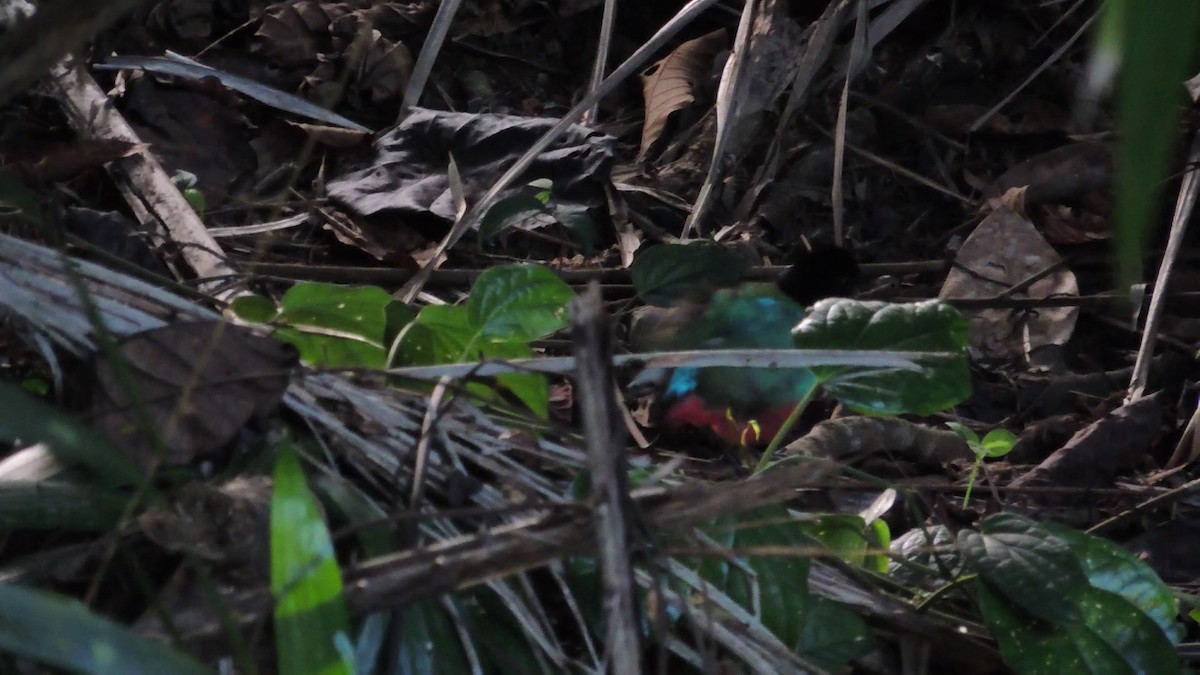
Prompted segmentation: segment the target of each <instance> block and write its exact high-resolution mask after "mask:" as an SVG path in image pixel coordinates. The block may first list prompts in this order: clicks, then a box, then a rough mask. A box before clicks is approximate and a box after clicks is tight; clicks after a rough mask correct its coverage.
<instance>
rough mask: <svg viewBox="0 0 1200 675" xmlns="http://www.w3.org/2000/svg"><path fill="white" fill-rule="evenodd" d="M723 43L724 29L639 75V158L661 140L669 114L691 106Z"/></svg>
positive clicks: (681, 48)
mask: <svg viewBox="0 0 1200 675" xmlns="http://www.w3.org/2000/svg"><path fill="white" fill-rule="evenodd" d="M727 42H728V37H727V35H726V32H725V29H724V28H722V29H720V30H716V31H713V32H711V33H709V34H708V35H704V36H702V37H698V38H696V39H695V40H688V41H687V42H685V43H683V44H681V45H679V46H678V47H676V48H675V51H673V52H671V53H670V54H669V55H667V57H666V58H665V59H663V60H661V61H659V62H658V63H655V64H654V65H653V66H650V68H649V69H647V70H646V72H645V73H643V74H642V96H643V97H644V98H645V101H646V121H645V123H644V124H643V125H642V145H641V148H640V149H639V150H638V157H639V158H641V157H644V156H645V155H646V153H647V152H648V151H649V149H650V147H651V146H653V145H654V143H655V141H657V140H658V139H659V137H660V136H662V134H663V131H664V130H665V129H666V127H667V119H668V118H669V117H670V116H671V113H674V112H677V111H679V110H683V109H684V108H686V107H688V106H690V105H691V104H692V103H693V102H695V100H696V92H697V90H698V89H699V88H700V87H701V86H702V84H703V83H704V81H705V80H706V79H708V78H709V76H710V75H711V74H712V66H713V57H715V56H716V55H717V54H718V53H719V52H720V51H721V50H722V49H724V48H725V45H726V43H727Z"/></svg>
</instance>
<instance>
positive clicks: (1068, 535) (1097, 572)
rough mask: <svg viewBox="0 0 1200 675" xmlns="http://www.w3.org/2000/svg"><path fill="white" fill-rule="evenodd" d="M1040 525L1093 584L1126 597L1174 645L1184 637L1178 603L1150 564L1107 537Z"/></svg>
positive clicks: (1049, 525) (1049, 524) (1055, 526)
mask: <svg viewBox="0 0 1200 675" xmlns="http://www.w3.org/2000/svg"><path fill="white" fill-rule="evenodd" d="M1042 527H1044V528H1045V529H1046V530H1047V531H1049V532H1050V533H1051V534H1053V535H1054V536H1056V537H1058V538H1059V539H1062V540H1063V541H1064V542H1066V544H1067V546H1068V547H1069V548H1070V549H1071V552H1072V553H1074V554H1075V556H1076V558H1078V560H1079V562H1080V564H1081V565H1082V566H1083V572H1084V574H1086V575H1087V578H1088V583H1090V584H1091V585H1092V586H1093V587H1095V588H1099V589H1101V590H1105V591H1109V592H1112V593H1116V594H1117V595H1120V596H1121V597H1123V598H1125V600H1127V601H1128V602H1129V603H1131V604H1132V605H1133V606H1135V607H1137V608H1138V609H1139V610H1141V611H1142V612H1144V613H1145V614H1146V616H1148V617H1150V618H1151V619H1152V620H1153V621H1154V622H1155V623H1156V624H1158V626H1159V628H1161V629H1162V631H1163V634H1164V635H1166V636H1167V639H1169V640H1170V641H1171V642H1172V643H1173V644H1177V643H1179V641H1180V640H1182V639H1183V626H1181V625H1180V624H1179V622H1178V620H1177V619H1178V617H1179V602H1178V600H1176V599H1175V594H1174V593H1173V592H1172V591H1171V588H1170V587H1169V586H1167V585H1166V584H1164V583H1163V582H1162V580H1161V579H1159V578H1158V575H1157V574H1155V573H1154V570H1153V569H1151V568H1150V566H1149V565H1147V564H1146V563H1145V562H1143V561H1142V560H1141V559H1140V558H1138V557H1137V556H1135V555H1134V554H1132V553H1130V552H1129V551H1127V550H1125V549H1123V548H1121V547H1120V546H1118V545H1117V544H1115V543H1113V542H1111V541H1109V540H1107V539H1101V538H1100V537H1093V536H1090V535H1087V534H1084V533H1082V532H1078V531H1076V530H1072V529H1071V528H1069V527H1063V526H1061V525H1056V524H1054V523H1044V524H1043V525H1042Z"/></svg>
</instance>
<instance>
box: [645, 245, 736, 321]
mask: <svg viewBox="0 0 1200 675" xmlns="http://www.w3.org/2000/svg"><path fill="white" fill-rule="evenodd" d="M749 267H750V264H749V263H748V262H746V261H745V260H744V259H743V258H742V257H741V256H739V255H737V254H736V253H733V252H732V251H730V250H728V249H726V248H723V247H721V246H717V245H715V244H710V243H706V242H696V243H693V244H661V245H659V246H652V247H650V248H648V249H646V250H645V251H642V252H641V253H639V254H638V256H637V258H635V259H634V261H633V265H632V266H630V268H629V277H630V279H631V280H632V281H633V288H634V290H635V291H637V294H638V296H639V297H640V298H641V299H642V300H644V301H645V302H646V303H647V304H650V305H658V306H661V307H666V306H668V305H670V304H671V303H673V302H675V301H677V300H680V299H682V298H685V297H688V296H691V295H694V294H698V293H704V292H707V291H711V290H713V289H715V288H719V287H722V286H732V285H733V284H736V283H737V282H739V281H741V280H742V277H744V276H745V274H746V270H747V269H749Z"/></svg>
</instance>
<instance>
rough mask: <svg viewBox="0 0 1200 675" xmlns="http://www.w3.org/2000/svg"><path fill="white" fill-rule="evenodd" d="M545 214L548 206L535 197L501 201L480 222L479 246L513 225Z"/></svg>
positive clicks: (523, 196)
mask: <svg viewBox="0 0 1200 675" xmlns="http://www.w3.org/2000/svg"><path fill="white" fill-rule="evenodd" d="M545 212H546V205H545V204H544V203H543V202H542V201H541V200H539V199H538V198H537V197H535V196H531V195H516V196H513V197H506V198H504V199H501V200H500V201H498V202H496V204H495V206H493V207H492V208H490V209H488V212H487V213H486V214H484V216H483V219H482V220H480V221H479V245H480V246H483V245H484V244H485V243H487V242H488V241H490V240H491V239H492V237H495V236H496V235H497V234H500V233H501V232H503V231H504V230H506V229H508V228H509V227H512V226H513V225H519V224H521V223H522V222H524V221H526V220H529V219H530V218H532V217H534V216H536V215H538V214H542V213H545Z"/></svg>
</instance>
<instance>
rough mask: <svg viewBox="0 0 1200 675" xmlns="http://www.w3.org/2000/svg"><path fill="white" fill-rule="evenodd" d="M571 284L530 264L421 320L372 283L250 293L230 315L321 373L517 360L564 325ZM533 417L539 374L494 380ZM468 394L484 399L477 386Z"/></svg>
mask: <svg viewBox="0 0 1200 675" xmlns="http://www.w3.org/2000/svg"><path fill="white" fill-rule="evenodd" d="M572 297H574V296H573V294H572V292H571V288H570V286H568V285H567V284H566V283H565V282H563V281H562V280H561V279H559V278H558V277H557V276H555V275H554V273H552V272H550V271H549V270H547V269H545V268H543V267H539V266H536V265H504V266H500V267H493V268H492V269H489V270H488V271H486V272H484V273H483V274H481V275H480V277H479V279H478V280H477V281H476V282H475V285H474V286H473V287H472V289H471V293H470V296H469V297H468V299H467V302H466V303H465V304H462V305H453V306H448V305H429V306H426V307H423V308H422V309H421V311H420V312H419V313H417V312H413V310H412V309H411V308H409V307H408V306H407V305H404V304H403V303H400V302H397V301H396V300H393V299H392V297H391V296H390V295H388V294H387V292H386V291H384V290H383V289H380V288H376V287H374V286H339V285H337V284H325V283H302V284H296V285H295V286H293V287H292V288H291V289H289V290H288V291H287V293H285V294H284V296H283V299H282V301H281V302H280V305H279V307H275V305H274V303H272V302H271V301H270V300H268V299H266V298H262V297H258V296H246V297H242V298H238V299H237V300H235V301H234V302H233V303H232V305H231V306H230V309H231V310H232V311H233V312H234V313H235V314H237V316H238V317H240V318H242V319H244V320H246V321H254V322H257V323H269V324H273V325H274V326H276V335H277V336H278V337H279V338H281V339H283V340H285V341H287V342H290V343H291V344H293V345H295V346H296V348H297V349H299V350H300V356H301V358H302V359H304V360H305V361H306V362H308V363H311V364H313V365H319V366H325V367H331V368H335V367H343V368H344V367H364V368H384V367H386V366H387V365H389V363H388V361H389V358H388V357H389V347H392V348H393V349H394V353H393V354H392V356H391V365H394V366H417V365H435V364H441V363H458V362H465V361H475V360H479V359H516V358H529V357H532V356H533V355H534V352H533V348H532V347H530V345H529V342H530V341H532V340H537V339H539V338H542V337H545V336H547V335H549V334H550V333H553V332H554V331H557V330H559V329H561V328H562V327H563V326H565V325H566V306H567V303H568V302H569V301H570V300H571V298H572ZM496 380H497V382H499V384H500V385H501V386H503V387H504V388H506V389H507V390H509V391H511V392H512V393H513V395H515V396H516V397H517V398H518V399H519V400H520V401H521V402H522V403H523V404H525V405H526V406H527V407H528V408H529V409H530V410H532V411H533V412H534V413H536V414H537V415H539V416H541V417H545V416H546V415H547V414H548V411H549V385H548V384H547V382H546V378H545V376H543V375H540V374H537V373H508V374H504V375H499V376H497V377H496ZM468 388H469V390H470V391H472V392H473V393H475V394H477V395H480V396H483V397H490V396H491V395H492V394H493V390H492V389H491V388H490V387H487V386H485V385H483V384H479V383H474V384H471V385H469V387H468Z"/></svg>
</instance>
